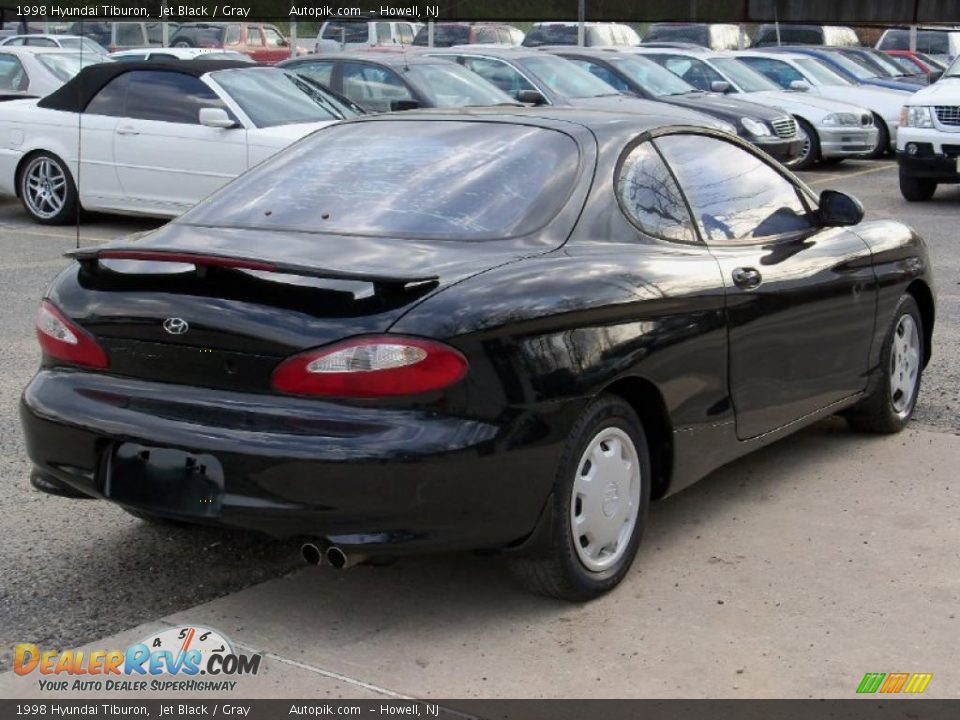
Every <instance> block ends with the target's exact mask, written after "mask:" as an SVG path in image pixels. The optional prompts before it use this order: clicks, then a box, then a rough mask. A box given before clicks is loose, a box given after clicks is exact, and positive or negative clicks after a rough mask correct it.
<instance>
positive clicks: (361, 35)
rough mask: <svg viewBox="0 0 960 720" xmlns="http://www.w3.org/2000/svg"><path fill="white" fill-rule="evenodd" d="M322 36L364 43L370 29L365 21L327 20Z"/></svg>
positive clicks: (368, 36)
mask: <svg viewBox="0 0 960 720" xmlns="http://www.w3.org/2000/svg"><path fill="white" fill-rule="evenodd" d="M322 37H323V39H324V40H335V41H336V42H343V43H365V42H367V41H368V40H369V39H370V31H369V29H368V27H367V24H366V23H365V22H363V23H360V22H328V23H327V26H326V27H325V28H324V29H323V35H322Z"/></svg>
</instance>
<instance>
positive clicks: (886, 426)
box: [846, 294, 926, 434]
mask: <svg viewBox="0 0 960 720" xmlns="http://www.w3.org/2000/svg"><path fill="white" fill-rule="evenodd" d="M904 318H909V319H910V320H911V321H912V322H913V324H914V327H915V328H916V333H917V339H918V343H919V351H918V353H917V355H918V357H917V359H916V364H915V366H914V365H912V364H911V363H907V367H908V368H911V369H915V372H916V379H915V380H914V381H913V393H912V396H911V397H910V398H909V402H907V403H906V404H905V405H904V406H902V407H900V408H899V409H898V408H897V405H896V401H897V393H895V392H894V390H893V385H892V383H891V380H892V378H893V377H894V373H895V368H894V365H895V363H894V362H893V360H894V354H895V353H896V352H897V350H896V349H895V348H894V339H895V338H897V337H900V335H899V331H900V330H901V329H902V328H903V325H902V324H901V322H902V321H903V319H904ZM924 343H925V335H924V329H923V318H922V317H921V315H920V308H919V307H918V306H917V301H916V300H914V299H913V296H912V295H909V294H905V295H903V296H902V297H901V298H900V302H898V303H897V308H896V310H895V311H894V313H893V320H892V321H891V323H890V327H889V328H888V329H887V335H886V337H885V338H884V341H883V347H882V348H881V350H880V368H881V377H880V381H879V383H878V384H877V387H876V389H874V391H873V392H872V393H871V394H870V395H869V396H868V397H867V398H865V399H864V400H862V401H861V402H860V403H859V404H858V405H856V406H854V407H853V408H851V409H850V410H849V411H847V413H846V417H847V421H848V422H849V424H850V427H851V428H853V429H854V430H858V431H861V432H871V433H881V434H891V433H898V432H900V431H901V430H903V429H904V428H905V427H906V426H907V423H909V422H910V418H911V417H913V410H914V408H915V407H916V405H917V397H918V396H919V394H920V380H921V377H922V376H923V359H924V357H925V355H924V353H925V352H926V348H925V346H924ZM901 356H902V354H901ZM897 365H898V367H899V368H900V369H901V370H902V369H903V367H904V365H903V364H902V363H899V364H897ZM908 374H909V373H908ZM899 375H900V377H902V372H901V373H899ZM901 402H902V399H901Z"/></svg>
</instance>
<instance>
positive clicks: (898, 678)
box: [880, 673, 910, 693]
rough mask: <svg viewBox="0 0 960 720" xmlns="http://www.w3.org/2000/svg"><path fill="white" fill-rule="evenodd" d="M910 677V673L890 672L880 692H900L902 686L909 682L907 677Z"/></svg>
mask: <svg viewBox="0 0 960 720" xmlns="http://www.w3.org/2000/svg"><path fill="white" fill-rule="evenodd" d="M908 677H910V675H909V674H908V673H890V674H889V675H887V680H886V682H885V683H883V685H882V686H881V687H880V692H882V693H898V692H900V688H902V687H903V686H904V683H906V682H907V678H908Z"/></svg>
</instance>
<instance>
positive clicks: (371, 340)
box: [272, 336, 467, 398]
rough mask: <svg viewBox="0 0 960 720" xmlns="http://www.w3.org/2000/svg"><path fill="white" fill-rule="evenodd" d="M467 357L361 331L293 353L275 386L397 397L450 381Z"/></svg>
mask: <svg viewBox="0 0 960 720" xmlns="http://www.w3.org/2000/svg"><path fill="white" fill-rule="evenodd" d="M466 374H467V359H466V358H465V357H464V356H463V355H461V354H460V353H459V352H458V351H456V350H454V349H453V348H451V347H448V346H446V345H443V344H442V343H438V342H434V341H432V340H422V339H420V338H408V337H400V336H397V337H391V336H379V337H363V338H355V339H353V340H346V341H344V342H340V343H336V344H334V345H328V346H327V347H323V348H318V349H316V350H308V351H307V352H303V353H299V354H298V355H294V356H293V357H291V358H288V359H287V360H284V361H283V362H282V363H280V365H278V366H277V369H276V370H274V371H273V378H272V382H273V387H274V388H275V389H277V390H279V391H280V392H283V393H289V394H291V395H323V396H327V397H353V398H370V397H395V396H398V395H416V394H418V393H425V392H430V391H432V390H440V389H442V388H445V387H449V386H450V385H452V384H453V383H455V382H457V381H458V380H460V379H462V378H463V376H464V375H466Z"/></svg>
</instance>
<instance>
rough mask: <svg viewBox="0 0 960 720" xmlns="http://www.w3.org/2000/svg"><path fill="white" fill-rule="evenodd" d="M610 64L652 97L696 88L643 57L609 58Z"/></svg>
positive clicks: (675, 93) (679, 93) (677, 93)
mask: <svg viewBox="0 0 960 720" xmlns="http://www.w3.org/2000/svg"><path fill="white" fill-rule="evenodd" d="M609 60H610V64H611V65H613V66H614V67H615V68H617V70H619V71H620V72H622V73H623V74H624V75H626V76H627V77H628V78H630V79H631V80H633V81H634V82H635V83H637V85H640V86H641V87H642V88H643V89H644V90H646V91H647V92H648V93H650V94H651V95H653V96H654V97H667V96H668V95H686V94H687V93H689V92H695V91H696V88H695V87H693V86H692V85H690V84H689V83H687V82H685V81H683V80H681V79H680V78H678V77H677V76H676V75H674V74H673V73H672V72H670V71H669V70H664V69H663V68H662V67H660V66H659V65H657V64H656V63H655V62H653V61H652V60H647V59H646V58H644V57H615V58H613V57H612V58H610V59H609Z"/></svg>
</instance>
